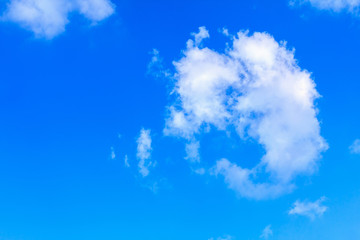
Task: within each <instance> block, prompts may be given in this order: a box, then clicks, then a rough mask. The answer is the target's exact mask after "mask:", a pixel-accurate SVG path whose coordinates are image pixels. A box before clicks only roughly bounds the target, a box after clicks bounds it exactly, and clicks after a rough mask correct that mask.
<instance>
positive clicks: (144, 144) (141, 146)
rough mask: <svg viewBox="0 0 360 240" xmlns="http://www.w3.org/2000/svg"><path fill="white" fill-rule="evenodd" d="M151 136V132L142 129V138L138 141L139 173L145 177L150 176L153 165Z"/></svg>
mask: <svg viewBox="0 0 360 240" xmlns="http://www.w3.org/2000/svg"><path fill="white" fill-rule="evenodd" d="M151 151H152V147H151V136H150V130H145V129H141V131H140V136H139V138H138V139H137V153H136V156H137V158H138V160H139V163H138V167H139V172H140V174H141V175H142V176H143V177H146V176H147V175H149V167H151V166H152V165H153V164H152V162H151V161H150V158H151Z"/></svg>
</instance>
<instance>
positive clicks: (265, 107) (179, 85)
mask: <svg viewBox="0 0 360 240" xmlns="http://www.w3.org/2000/svg"><path fill="white" fill-rule="evenodd" d="M193 35H194V36H195V42H194V41H193V40H188V42H187V48H186V49H185V50H184V51H183V57H182V58H181V59H180V60H178V61H175V62H174V66H175V70H176V73H175V74H174V76H173V78H174V79H175V87H174V90H173V94H175V96H176V100H175V101H174V104H172V105H170V106H169V116H168V117H167V118H166V126H165V129H164V134H165V135H172V136H180V137H183V138H185V139H187V140H188V141H189V144H190V145H187V154H188V155H189V153H194V154H193V155H194V156H196V151H195V150H198V149H196V148H195V147H192V148H189V146H191V144H193V143H194V142H195V143H196V142H197V141H198V140H197V138H198V136H199V135H200V134H206V133H207V132H209V126H211V129H217V130H220V131H230V130H231V129H236V132H237V134H238V136H239V137H241V138H242V139H244V140H246V139H249V138H252V139H254V140H256V141H257V142H258V143H259V144H260V145H262V146H263V148H264V149H265V151H266V154H265V155H264V156H263V157H262V158H261V160H260V162H259V164H258V166H256V167H255V168H254V169H244V168H241V167H240V166H238V165H237V164H236V163H230V161H229V160H226V159H222V160H219V161H218V162H217V164H216V166H215V168H214V171H213V172H214V173H215V174H220V175H223V176H224V177H225V181H226V182H227V184H228V185H229V187H230V188H232V189H234V190H236V191H237V192H238V193H239V194H240V195H242V196H244V197H249V198H257V199H261V198H268V197H276V196H278V195H280V194H283V193H286V192H289V191H291V189H292V187H293V185H292V181H293V180H294V178H295V177H296V176H298V175H299V174H311V173H312V172H314V170H316V166H317V160H318V159H319V158H320V157H321V156H320V155H321V152H323V151H325V150H326V149H327V144H326V142H325V140H324V139H323V138H322V137H321V136H320V126H319V121H318V120H317V118H316V115H317V109H316V107H315V106H314V101H315V99H317V98H318V97H319V94H318V93H317V91H316V89H315V83H314V81H313V80H312V79H311V77H310V73H309V72H307V71H306V70H302V69H300V67H299V66H298V65H297V62H296V60H295V59H294V51H293V50H288V49H287V48H286V44H285V43H284V42H280V43H278V42H277V41H275V40H274V38H273V37H272V36H270V35H269V34H267V33H259V32H255V33H254V34H252V35H250V34H249V33H248V32H243V31H241V32H239V33H238V34H237V36H236V37H233V38H232V42H231V44H230V45H228V46H229V47H227V49H226V50H225V51H224V52H217V51H215V50H212V49H209V48H207V47H199V46H200V45H201V40H203V39H204V38H207V37H209V34H208V32H207V31H206V29H205V28H204V27H201V28H200V32H199V33H198V34H193ZM190 150H194V151H190ZM262 171H265V172H266V173H267V174H269V175H270V179H269V182H265V183H255V179H256V176H257V174H258V173H259V172H262Z"/></svg>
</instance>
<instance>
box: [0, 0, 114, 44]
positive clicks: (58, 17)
mask: <svg viewBox="0 0 360 240" xmlns="http://www.w3.org/2000/svg"><path fill="white" fill-rule="evenodd" d="M114 11H115V6H114V4H112V2H111V1H110V0H11V1H10V2H9V3H8V4H7V9H6V10H5V12H4V14H3V16H2V19H3V20H5V21H11V22H15V23H18V24H20V25H21V26H22V27H24V28H26V29H29V30H31V31H32V32H34V34H35V35H36V36H37V37H44V38H47V39H51V38H53V37H55V36H56V35H58V34H60V33H62V32H64V31H65V26H66V24H68V23H69V18H68V15H69V14H70V13H73V12H75V13H79V14H81V15H83V16H84V17H86V18H87V19H89V20H90V21H91V22H92V23H93V24H94V23H97V22H99V21H101V20H104V19H105V18H107V17H109V16H110V15H112V14H113V13H114Z"/></svg>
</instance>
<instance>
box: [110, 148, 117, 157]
mask: <svg viewBox="0 0 360 240" xmlns="http://www.w3.org/2000/svg"><path fill="white" fill-rule="evenodd" d="M110 150H111V153H110V158H111V159H112V160H114V159H115V158H116V155H115V149H114V147H111V148H110Z"/></svg>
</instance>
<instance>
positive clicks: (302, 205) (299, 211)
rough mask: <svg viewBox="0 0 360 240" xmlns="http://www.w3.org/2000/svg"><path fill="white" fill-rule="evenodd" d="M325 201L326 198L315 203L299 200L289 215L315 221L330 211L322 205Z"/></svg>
mask: <svg viewBox="0 0 360 240" xmlns="http://www.w3.org/2000/svg"><path fill="white" fill-rule="evenodd" d="M324 201H325V197H322V198H320V199H319V200H317V201H315V202H309V201H299V200H298V201H296V202H295V203H294V205H293V207H292V208H291V209H290V211H289V214H290V215H301V216H306V217H309V218H310V219H312V220H313V219H315V218H316V217H320V216H322V215H323V214H324V213H325V212H326V210H327V209H328V208H327V207H326V206H324V205H322V203H323V202H324Z"/></svg>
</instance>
